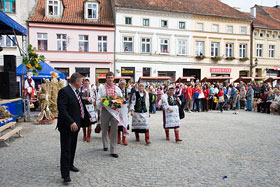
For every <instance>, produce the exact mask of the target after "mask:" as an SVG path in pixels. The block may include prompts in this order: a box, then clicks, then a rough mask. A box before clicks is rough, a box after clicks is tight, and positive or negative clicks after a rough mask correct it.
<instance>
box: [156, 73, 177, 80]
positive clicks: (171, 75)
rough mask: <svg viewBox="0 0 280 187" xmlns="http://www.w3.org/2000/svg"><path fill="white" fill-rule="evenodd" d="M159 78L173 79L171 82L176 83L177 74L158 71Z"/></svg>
mask: <svg viewBox="0 0 280 187" xmlns="http://www.w3.org/2000/svg"><path fill="white" fill-rule="evenodd" d="M158 76H159V77H171V80H170V81H171V82H173V81H175V78H176V72H175V71H158Z"/></svg>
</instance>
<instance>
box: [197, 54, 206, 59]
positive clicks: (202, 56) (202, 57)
mask: <svg viewBox="0 0 280 187" xmlns="http://www.w3.org/2000/svg"><path fill="white" fill-rule="evenodd" d="M195 58H196V59H198V60H203V59H204V58H205V56H204V55H197V56H195Z"/></svg>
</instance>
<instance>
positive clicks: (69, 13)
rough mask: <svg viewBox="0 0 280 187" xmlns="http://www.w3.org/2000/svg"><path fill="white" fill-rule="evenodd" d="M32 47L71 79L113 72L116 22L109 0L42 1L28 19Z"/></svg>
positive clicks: (100, 75)
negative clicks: (77, 73) (76, 73)
mask: <svg viewBox="0 0 280 187" xmlns="http://www.w3.org/2000/svg"><path fill="white" fill-rule="evenodd" d="M28 26H29V35H30V36H32V37H30V38H29V43H30V44H32V45H33V46H34V47H35V48H36V49H37V52H38V53H39V54H42V55H44V56H45V57H46V62H47V63H49V64H50V65H51V66H53V67H54V68H55V69H57V70H59V71H61V72H63V73H65V74H66V75H67V76H70V75H71V74H72V73H74V72H79V73H81V74H83V75H84V76H87V77H90V80H91V83H95V82H96V78H97V77H104V76H105V74H106V73H107V72H109V71H113V68H114V31H115V29H114V21H113V14H112V9H111V4H110V1H109V0H99V1H97V0H88V1H84V0H76V1H75V2H73V1H71V0H65V1H61V0H39V1H38V3H37V5H36V9H35V11H34V13H33V15H32V17H31V18H30V19H29V23H28Z"/></svg>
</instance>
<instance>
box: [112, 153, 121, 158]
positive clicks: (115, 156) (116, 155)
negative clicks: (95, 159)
mask: <svg viewBox="0 0 280 187" xmlns="http://www.w3.org/2000/svg"><path fill="white" fill-rule="evenodd" d="M111 156H112V157H114V158H118V157H119V155H118V154H111Z"/></svg>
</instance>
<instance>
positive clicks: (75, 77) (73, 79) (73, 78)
mask: <svg viewBox="0 0 280 187" xmlns="http://www.w3.org/2000/svg"><path fill="white" fill-rule="evenodd" d="M83 77H84V76H83V75H81V74H80V73H77V72H76V73H73V74H72V75H71V77H70V80H69V82H70V83H74V82H76V81H77V80H79V79H81V78H83Z"/></svg>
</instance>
